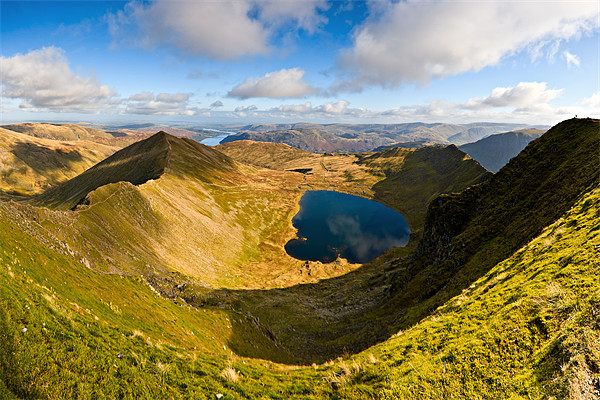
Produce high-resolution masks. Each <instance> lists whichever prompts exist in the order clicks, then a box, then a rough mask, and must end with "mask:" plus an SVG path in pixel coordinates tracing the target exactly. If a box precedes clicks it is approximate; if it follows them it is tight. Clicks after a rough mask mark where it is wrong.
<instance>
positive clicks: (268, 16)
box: [256, 0, 329, 33]
mask: <svg viewBox="0 0 600 400" xmlns="http://www.w3.org/2000/svg"><path fill="white" fill-rule="evenodd" d="M256 4H257V5H258V6H259V7H260V19H261V21H263V22H264V23H265V24H268V25H274V26H282V25H284V24H286V23H288V22H289V21H290V20H291V21H294V22H295V23H296V25H297V27H298V28H302V29H304V30H306V31H308V32H311V33H312V32H314V31H316V30H317V29H318V28H319V26H321V25H323V24H325V23H326V22H327V18H325V17H324V16H322V15H320V14H319V11H318V10H326V9H328V8H329V7H328V4H327V0H303V1H282V0H257V1H256Z"/></svg>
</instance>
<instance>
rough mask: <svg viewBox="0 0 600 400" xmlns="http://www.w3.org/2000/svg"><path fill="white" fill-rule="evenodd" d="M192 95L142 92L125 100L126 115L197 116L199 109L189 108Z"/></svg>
mask: <svg viewBox="0 0 600 400" xmlns="http://www.w3.org/2000/svg"><path fill="white" fill-rule="evenodd" d="M189 99H190V95H189V94H187V93H174V94H169V93H159V94H157V95H154V94H153V93H150V92H141V93H137V94H134V95H133V96H130V97H129V98H128V99H125V100H123V102H124V103H125V109H124V113H125V114H140V115H188V116H191V115H196V113H197V112H198V110H197V109H195V108H191V107H189V106H188V101H189Z"/></svg>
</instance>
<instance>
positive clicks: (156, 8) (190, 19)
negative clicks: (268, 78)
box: [107, 0, 326, 60]
mask: <svg viewBox="0 0 600 400" xmlns="http://www.w3.org/2000/svg"><path fill="white" fill-rule="evenodd" d="M325 8H326V1H325V0H318V1H298V2H296V1H294V2H288V1H276V0H271V1H267V0H220V1H177V2H174V1H170V0H156V1H153V2H151V3H144V2H137V1H132V2H130V3H128V4H127V5H126V7H125V9H124V10H123V11H118V12H117V13H116V14H109V15H108V16H107V22H108V25H109V30H110V33H111V35H112V36H113V38H114V40H115V42H116V43H120V44H128V45H133V46H136V47H141V48H143V49H147V50H151V49H154V48H155V47H157V46H164V47H165V48H167V49H169V50H170V49H177V50H178V51H179V52H180V53H182V54H185V55H192V56H205V57H208V58H213V59H217V60H232V59H236V58H239V57H242V56H256V55H265V54H267V53H269V52H270V51H271V47H270V38H271V36H272V35H273V32H274V31H275V30H277V29H278V28H280V27H283V26H286V27H289V26H293V27H294V28H296V29H305V30H307V31H314V30H315V29H316V28H317V27H318V26H319V25H320V24H322V23H323V22H324V18H323V17H322V16H321V15H320V14H319V10H320V9H325Z"/></svg>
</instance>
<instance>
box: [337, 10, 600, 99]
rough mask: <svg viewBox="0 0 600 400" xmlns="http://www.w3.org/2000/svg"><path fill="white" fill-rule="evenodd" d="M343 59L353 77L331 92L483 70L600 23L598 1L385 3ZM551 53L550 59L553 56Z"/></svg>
mask: <svg viewBox="0 0 600 400" xmlns="http://www.w3.org/2000/svg"><path fill="white" fill-rule="evenodd" d="M385 4H386V6H382V4H381V3H379V7H381V8H382V9H381V10H379V11H380V12H378V13H377V16H375V17H372V18H371V19H369V20H367V22H365V23H364V24H363V25H362V26H361V27H360V28H358V30H357V31H356V34H355V37H354V45H353V47H352V49H350V50H348V51H346V52H344V53H343V54H342V55H341V57H340V65H341V66H342V67H343V68H345V69H346V70H347V71H349V72H350V74H351V78H350V79H347V80H345V81H340V82H337V83H336V84H335V85H334V86H333V89H337V90H361V89H362V88H363V87H365V86H368V85H381V86H397V85H399V84H401V83H403V82H421V83H423V82H427V81H429V80H430V79H432V78H442V77H446V76H452V75H457V74H460V73H463V72H467V71H478V70H481V69H482V68H484V67H487V66H491V65H496V64H498V63H499V62H500V61H501V60H502V59H503V58H504V57H507V56H510V55H512V54H515V53H516V52H519V51H522V50H527V49H530V50H531V51H533V52H534V53H535V52H537V53H538V54H541V53H543V47H549V50H548V51H549V52H556V51H557V49H558V47H557V46H558V44H559V42H560V41H561V40H568V39H571V38H575V37H578V36H579V35H581V34H582V33H588V32H591V31H592V30H595V29H597V28H598V7H597V4H596V3H595V2H578V3H576V4H573V3H572V2H567V1H555V2H529V1H527V2H518V1H513V2H505V1H489V2H483V1H482V2H472V1H449V0H442V1H432V2H430V1H427V2H417V1H407V2H404V1H402V2H395V3H391V2H389V3H385ZM549 56H551V55H550V54H549Z"/></svg>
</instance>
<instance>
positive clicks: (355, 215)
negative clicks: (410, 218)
mask: <svg viewBox="0 0 600 400" xmlns="http://www.w3.org/2000/svg"><path fill="white" fill-rule="evenodd" d="M292 224H293V225H294V227H295V228H296V229H298V239H292V240H290V241H289V242H287V243H286V245H285V250H286V251H287V253H288V254H289V255H290V256H292V257H294V258H297V259H299V260H311V261H321V262H324V263H328V262H332V261H335V260H336V259H337V258H338V256H342V257H344V258H346V259H347V260H348V261H350V262H352V263H365V262H368V261H371V260H372V259H373V258H375V257H377V256H379V255H381V254H383V253H384V252H386V251H387V250H389V249H391V248H392V247H397V246H406V244H407V243H408V239H409V236H410V228H409V227H408V223H407V222H406V219H404V217H403V216H402V215H401V214H399V213H397V212H396V211H394V210H392V209H391V208H389V207H386V206H384V205H383V204H381V203H378V202H376V201H372V200H368V199H364V198H362V197H357V196H351V195H349V194H345V193H338V192H332V191H327V190H317V191H307V192H306V193H305V194H304V195H303V196H302V198H301V199H300V211H299V212H298V214H296V215H295V216H294V218H293V219H292Z"/></svg>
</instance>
